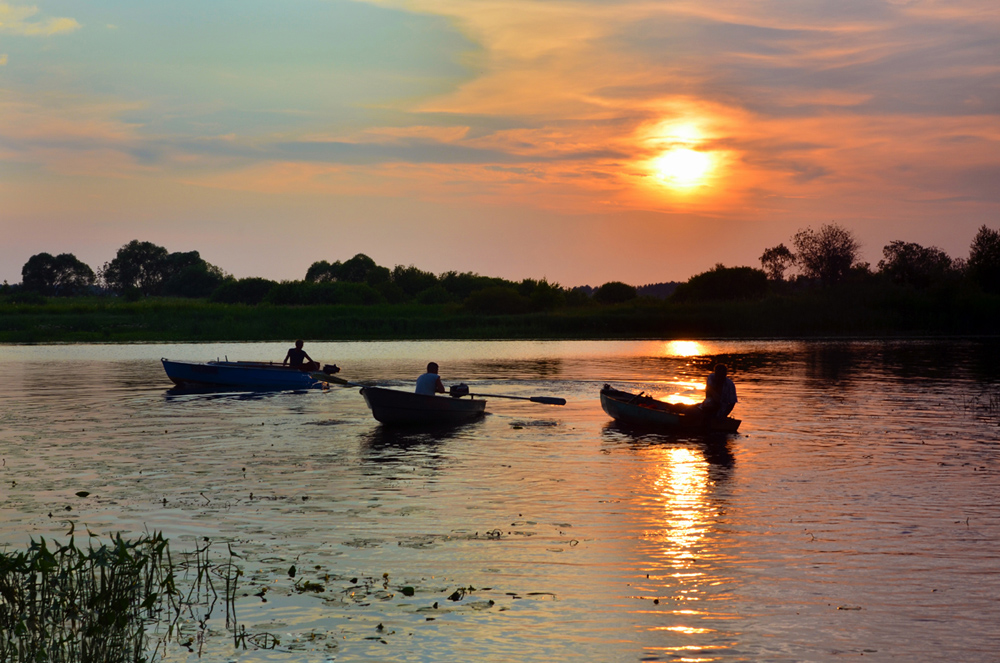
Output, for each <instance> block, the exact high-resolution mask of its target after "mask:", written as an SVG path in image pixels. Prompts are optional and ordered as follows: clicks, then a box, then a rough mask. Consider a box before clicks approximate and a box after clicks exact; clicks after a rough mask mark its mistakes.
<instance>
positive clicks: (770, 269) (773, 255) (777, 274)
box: [760, 244, 795, 281]
mask: <svg viewBox="0 0 1000 663" xmlns="http://www.w3.org/2000/svg"><path fill="white" fill-rule="evenodd" d="M760 264H761V266H762V267H763V268H764V273H765V274H767V278H769V279H771V280H772V281H784V280H785V270H786V269H788V268H789V267H791V266H792V265H793V264H795V254H793V253H792V252H791V251H790V250H789V249H788V247H787V246H785V245H784V244H778V245H777V246H772V247H771V248H769V249H766V250H765V251H764V253H763V254H762V255H761V256H760Z"/></svg>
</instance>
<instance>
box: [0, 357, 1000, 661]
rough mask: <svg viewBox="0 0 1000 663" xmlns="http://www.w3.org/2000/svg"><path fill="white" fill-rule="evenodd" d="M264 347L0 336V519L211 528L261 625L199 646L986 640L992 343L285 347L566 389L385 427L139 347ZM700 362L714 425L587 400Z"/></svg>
mask: <svg viewBox="0 0 1000 663" xmlns="http://www.w3.org/2000/svg"><path fill="white" fill-rule="evenodd" d="M286 345H287V344H274V343H262V344H217V345H209V344H198V345H116V346H106V345H57V346H0V457H2V466H0V546H4V547H6V548H7V549H11V548H22V547H23V546H25V545H27V544H28V543H29V541H30V540H31V539H32V538H35V539H37V538H38V537H42V536H44V537H46V538H55V539H60V540H65V538H66V535H67V533H68V531H69V527H70V524H72V525H73V526H74V527H75V529H76V532H77V536H78V537H79V536H80V534H81V533H83V532H84V531H86V530H89V531H90V532H92V533H93V534H95V535H97V540H101V539H104V538H106V537H108V536H109V535H110V534H111V533H117V532H122V533H124V534H126V535H128V536H138V535H139V534H141V533H142V532H144V531H153V530H156V531H162V532H163V533H164V534H165V535H166V536H168V537H169V538H170V539H171V547H172V549H175V548H176V549H183V548H185V546H187V547H189V548H190V547H193V546H194V545H196V542H197V541H204V540H205V538H207V539H208V540H210V541H214V542H221V545H222V546H225V544H226V543H229V544H230V545H231V546H232V548H233V550H234V551H235V552H236V553H237V554H239V555H240V558H239V560H238V561H239V563H240V565H241V566H242V567H243V568H244V570H245V572H246V576H245V577H244V579H243V580H242V582H244V583H245V585H244V589H243V591H242V592H241V594H240V598H239V600H238V601H237V617H238V619H239V621H240V623H241V624H243V625H244V626H245V627H246V628H247V631H248V632H253V633H267V634H270V635H271V636H273V637H274V638H277V640H278V642H279V644H278V645H277V646H276V647H274V648H272V649H263V648H257V647H253V646H250V647H249V648H248V649H246V650H243V649H240V650H234V649H233V646H232V639H231V638H228V637H227V636H226V631H225V624H224V618H223V617H222V616H218V615H214V616H213V617H212V618H211V619H210V620H209V622H208V626H209V629H210V630H209V631H208V634H207V635H208V637H207V638H206V639H205V640H204V641H202V642H200V643H199V644H198V647H197V650H200V660H205V661H296V662H297V661H303V662H305V661H357V660H379V661H428V662H430V661H435V662H437V661H464V660H474V659H475V660H483V661H510V660H518V661H525V662H529V661H554V660H567V659H569V660H578V661H838V660H843V659H845V658H852V657H856V656H864V657H865V658H866V660H876V661H880V660H894V661H941V660H954V661H997V660H1000V654H998V653H997V652H1000V619H998V616H1000V343H998V342H997V341H988V340H960V341H954V340H952V341H899V342H884V341H880V342H861V341H858V342H785V341H773V342H758V341H754V342H729V341H727V342H678V341H673V342H652V341H637V342H460V341H456V342H380V343H309V344H307V346H306V350H307V351H308V352H309V353H310V354H311V355H312V356H313V357H314V358H317V359H319V360H320V361H323V362H336V363H338V364H339V365H340V366H341V367H342V368H343V372H342V373H341V376H342V377H345V378H347V379H349V380H353V381H357V382H363V383H378V384H385V385H389V386H399V387H400V388H410V387H411V386H412V382H413V380H414V379H415V378H416V376H417V375H418V374H419V373H421V372H422V369H423V366H424V365H425V364H426V362H427V361H429V360H434V361H437V362H438V363H439V364H441V373H442V377H443V379H444V382H445V384H446V385H447V384H450V383H454V382H458V381H461V382H465V383H467V384H469V385H470V386H471V387H472V388H473V391H482V392H493V393H498V394H511V395H521V396H532V395H546V396H548V395H552V396H562V397H564V398H566V399H567V401H568V404H567V405H566V406H565V407H554V406H545V405H537V404H533V403H527V402H523V401H517V400H502V399H499V398H494V399H490V400H489V403H488V406H487V411H488V412H489V415H488V416H487V417H486V418H485V419H483V420H482V421H479V422H476V423H473V424H470V425H466V426H463V427H459V428H455V429H453V430H449V431H430V432H421V431H416V432H404V433H399V432H394V431H392V430H386V429H384V428H383V427H381V426H380V425H378V424H377V422H375V421H374V420H373V419H372V418H371V416H370V414H369V412H368V410H367V408H366V406H365V404H364V401H363V399H362V398H361V397H360V396H359V394H358V393H357V389H354V388H343V387H341V388H334V389H331V390H329V391H321V390H315V391H308V392H303V393H270V394H260V393H209V394H177V393H174V392H173V391H172V390H171V389H170V386H171V385H170V383H169V382H168V381H167V380H166V377H165V375H164V373H163V371H162V368H161V367H160V364H159V358H160V357H167V358H172V359H187V360H208V359H215V358H222V357H226V356H228V357H229V358H230V359H244V360H259V359H280V358H281V357H283V356H284V352H285V349H286ZM719 360H721V361H725V362H726V363H727V364H728V365H729V366H730V372H731V375H732V377H733V378H734V380H735V381H736V384H737V387H738V390H739V398H740V403H739V405H738V406H737V408H736V411H735V412H734V416H737V417H739V418H741V419H743V424H742V426H741V428H740V433H739V434H738V435H734V436H730V437H728V438H726V437H724V438H721V439H720V438H711V439H706V438H703V437H698V436H670V435H656V434H649V433H638V432H635V431H630V430H627V429H622V428H620V427H618V426H616V425H615V424H613V423H612V422H611V421H610V420H609V418H608V417H607V416H606V415H605V414H604V412H603V411H602V410H601V407H600V403H599V399H598V390H599V388H600V387H601V385H602V384H604V383H605V382H609V383H611V384H613V385H614V386H617V387H619V388H622V389H629V390H634V391H645V392H647V393H650V394H652V395H655V396H657V397H661V398H664V399H670V400H687V401H693V400H699V399H700V385H701V384H702V383H703V380H704V376H705V375H706V374H707V372H708V370H709V368H710V366H711V364H712V363H713V362H714V361H719ZM79 491H87V492H88V493H89V495H87V496H86V497H79V496H77V495H76V493H77V492H79ZM292 565H294V566H295V567H296V575H295V577H294V578H291V577H290V576H289V567H290V566H292ZM306 581H308V582H312V583H315V585H314V588H317V589H318V588H319V587H320V586H321V588H322V590H323V591H307V592H302V593H300V592H299V591H297V590H296V586H295V583H296V582H298V583H300V584H299V589H301V588H302V584H301V583H303V582H306ZM264 587H267V591H266V592H263V591H262V589H263V588H264ZM403 587H407V588H412V596H411V595H409V593H410V591H411V590H409V589H408V590H406V591H405V592H404V590H403ZM243 594H245V596H244V595H243ZM258 643H264V644H268V643H272V644H273V641H270V640H266V639H259V640H258ZM198 656H199V655H198V653H197V652H196V653H191V652H189V650H188V649H186V648H183V647H180V646H176V645H175V646H171V647H169V648H168V649H167V651H166V660H170V661H184V660H191V661H193V660H199V658H198Z"/></svg>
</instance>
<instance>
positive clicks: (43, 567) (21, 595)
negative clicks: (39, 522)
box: [0, 532, 248, 663]
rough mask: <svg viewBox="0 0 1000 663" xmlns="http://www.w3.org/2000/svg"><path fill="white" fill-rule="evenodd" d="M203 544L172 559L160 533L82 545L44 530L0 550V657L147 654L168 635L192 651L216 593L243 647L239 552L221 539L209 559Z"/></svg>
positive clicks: (122, 659) (108, 660) (37, 660)
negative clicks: (224, 554) (223, 556)
mask: <svg viewBox="0 0 1000 663" xmlns="http://www.w3.org/2000/svg"><path fill="white" fill-rule="evenodd" d="M209 548H210V545H209V544H206V545H204V546H203V547H200V548H197V549H196V550H195V551H194V552H191V553H184V554H182V555H180V556H179V558H178V561H177V562H175V561H174V560H173V558H172V556H171V553H170V548H169V545H168V541H167V539H165V538H164V537H163V536H162V535H161V534H159V533H153V534H147V535H143V536H141V537H140V538H138V539H136V540H131V541H129V540H125V539H123V538H122V537H121V535H120V534H119V535H117V536H115V537H114V538H113V539H112V541H111V542H110V543H109V544H103V545H100V546H98V547H94V546H93V545H92V544H88V546H87V547H86V548H85V549H84V548H81V547H79V546H77V544H76V542H75V539H74V538H73V536H72V532H71V533H70V539H69V542H68V543H66V544H60V543H58V542H54V541H53V542H49V541H46V540H45V539H44V538H42V539H39V540H38V541H32V542H31V544H30V546H29V547H28V549H27V550H26V551H13V552H7V551H4V552H0V661H4V662H7V661H10V662H11V663H13V662H15V661H16V662H24V663H28V662H29V661H30V662H31V663H95V662H101V663H139V662H151V661H154V660H157V658H158V656H160V655H161V654H162V652H163V651H165V648H166V645H167V644H168V643H169V642H171V641H173V642H176V643H178V644H181V645H182V646H185V647H187V648H188V649H189V651H194V646H195V644H200V643H203V642H204V639H205V635H206V633H207V631H208V624H207V622H208V620H209V618H210V617H211V615H212V614H213V612H214V610H215V609H217V606H218V604H219V603H220V602H221V603H222V604H224V607H225V618H226V628H227V629H228V630H229V631H230V633H232V635H233V638H234V646H240V644H242V645H243V646H246V638H247V637H248V635H247V634H246V632H245V630H244V629H242V628H240V627H239V625H238V624H237V621H236V613H235V597H236V581H237V579H238V578H239V576H240V575H242V572H241V571H240V570H239V569H238V568H237V567H236V566H235V564H234V563H233V558H234V557H237V556H236V555H235V554H234V553H233V551H232V549H231V548H229V558H228V560H226V561H223V562H221V563H217V562H214V561H213V560H212V558H211V556H210V554H209ZM179 574H183V576H184V577H186V578H187V579H186V580H185V581H184V582H179V581H178V580H179ZM182 586H185V589H184V590H182V589H181V587H182ZM220 590H221V591H220Z"/></svg>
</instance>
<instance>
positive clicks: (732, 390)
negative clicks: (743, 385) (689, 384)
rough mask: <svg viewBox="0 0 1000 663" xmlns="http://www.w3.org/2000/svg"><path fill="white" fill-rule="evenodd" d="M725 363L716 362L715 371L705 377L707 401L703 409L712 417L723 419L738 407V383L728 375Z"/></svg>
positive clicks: (702, 405) (702, 406) (703, 404)
mask: <svg viewBox="0 0 1000 663" xmlns="http://www.w3.org/2000/svg"><path fill="white" fill-rule="evenodd" d="M728 372H729V369H728V368H727V367H726V365H725V364H716V365H715V371H714V372H713V373H710V374H709V376H708V377H707V378H706V379H705V401H704V402H703V403H702V404H701V409H702V410H703V411H704V412H705V414H707V415H708V416H710V417H718V418H719V419H722V418H724V417H726V416H728V415H729V413H730V412H732V411H733V408H734V407H736V403H737V399H736V385H735V384H734V383H733V381H732V380H731V379H729V378H728V377H727V373H728Z"/></svg>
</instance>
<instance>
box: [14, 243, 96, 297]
mask: <svg viewBox="0 0 1000 663" xmlns="http://www.w3.org/2000/svg"><path fill="white" fill-rule="evenodd" d="M95 278H96V277H95V276H94V270H92V269H91V268H90V267H89V266H87V265H86V264H85V263H83V262H81V261H80V260H79V259H77V257H76V256H75V255H73V254H72V253H60V254H59V255H57V256H53V255H51V254H49V253H38V254H36V255H33V256H31V257H30V258H28V262H26V263H24V267H22V268H21V285H22V286H23V287H24V288H25V289H26V290H33V291H35V292H40V293H42V294H46V295H60V296H72V295H78V294H81V293H82V292H83V291H84V290H85V289H86V288H87V287H89V286H92V285H94V281H95Z"/></svg>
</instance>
